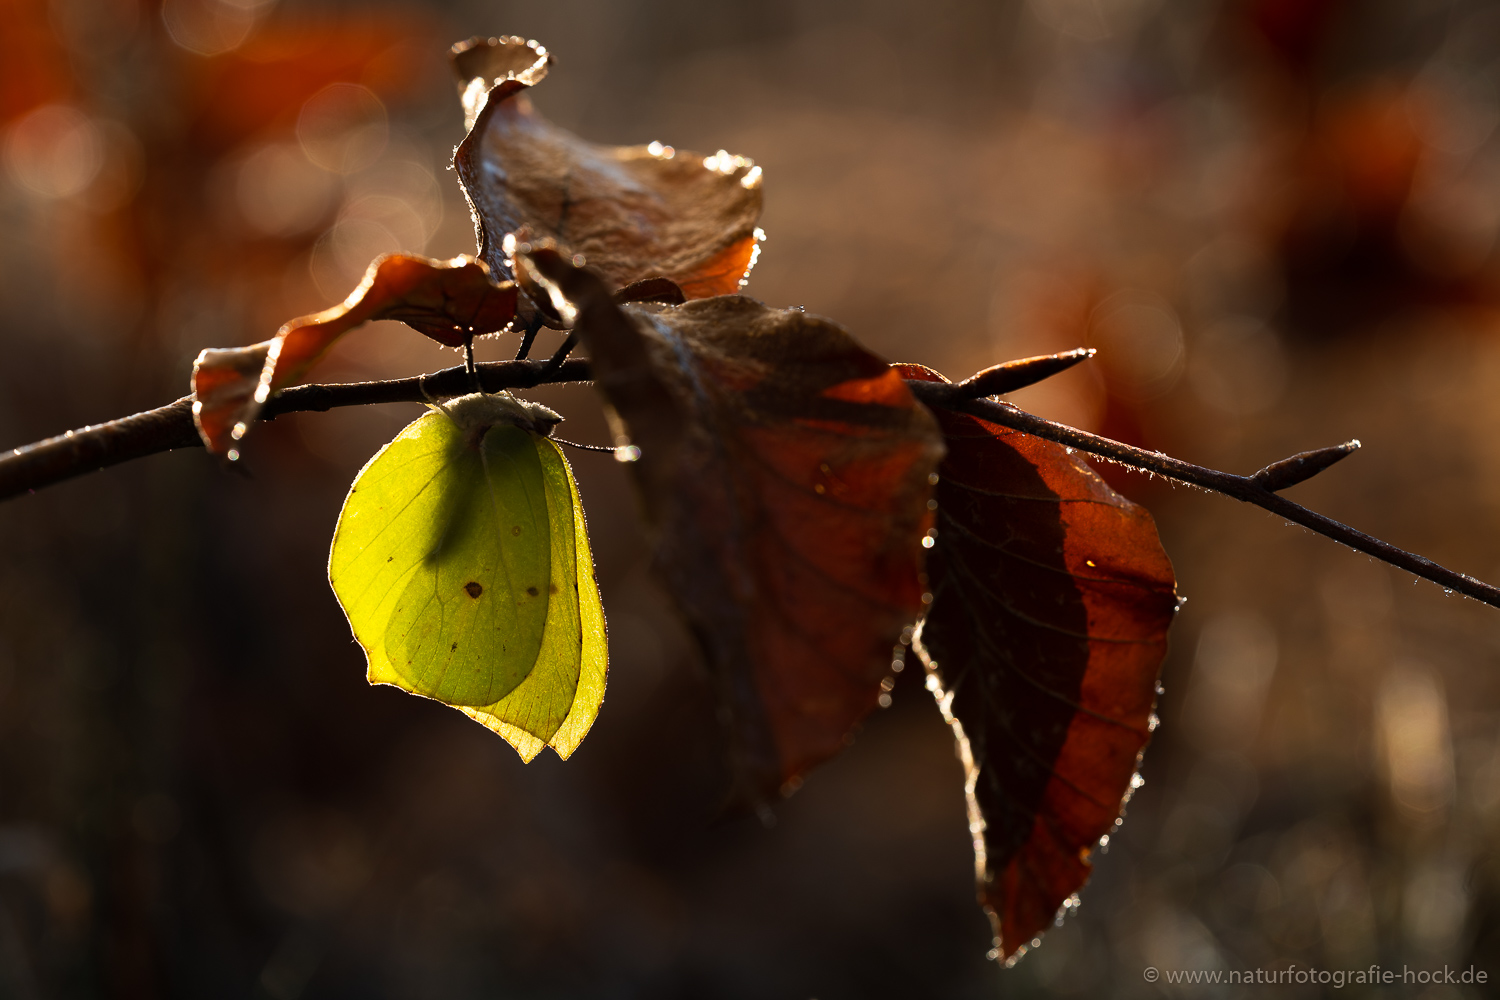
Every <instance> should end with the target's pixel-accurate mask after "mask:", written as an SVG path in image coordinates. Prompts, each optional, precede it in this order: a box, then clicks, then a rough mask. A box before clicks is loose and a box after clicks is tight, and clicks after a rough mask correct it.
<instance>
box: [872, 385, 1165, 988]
mask: <svg viewBox="0 0 1500 1000" xmlns="http://www.w3.org/2000/svg"><path fill="white" fill-rule="evenodd" d="M900 367H901V368H902V370H903V372H904V373H905V375H906V376H907V377H908V378H920V379H926V380H930V381H943V379H942V376H940V375H937V374H936V373H934V372H931V371H929V370H928V369H925V368H922V367H920V366H918V365H903V366H900ZM937 417H938V422H939V424H940V425H941V426H942V429H943V436H944V438H945V440H946V442H947V445H948V454H947V457H946V458H945V459H944V460H943V464H942V466H941V468H940V469H939V476H940V479H939V482H938V487H937V499H938V525H937V539H936V545H935V546H934V547H933V549H932V551H931V552H930V554H929V555H928V562H927V572H928V577H929V582H930V585H931V588H932V595H933V602H932V606H931V608H930V609H929V610H928V612H927V616H926V619H925V620H924V621H923V623H922V625H921V627H920V629H919V631H918V641H917V649H918V652H919V653H920V654H922V656H923V659H924V661H925V662H926V664H927V669H928V670H929V671H930V673H931V676H932V678H933V679H934V681H935V683H936V685H937V687H936V688H935V694H936V695H937V697H938V703H939V705H940V706H941V707H942V709H943V713H944V715H945V716H946V717H947V718H948V720H949V722H950V723H951V724H952V726H953V730H954V735H955V737H956V738H957V740H958V743H959V755H960V757H962V758H963V759H964V763H965V767H966V770H967V772H968V773H967V782H968V793H969V820H970V825H971V828H972V829H974V830H975V842H974V847H975V854H976V872H977V875H978V878H979V899H980V902H981V903H982V904H983V905H984V907H985V910H986V912H987V913H988V914H989V916H990V922H991V924H992V925H993V927H994V931H995V948H996V951H997V953H998V957H1003V958H1004V959H1006V960H1007V961H1014V960H1015V959H1016V958H1017V957H1019V956H1020V954H1021V953H1022V952H1024V951H1025V950H1026V948H1027V947H1028V945H1029V944H1030V943H1031V942H1032V941H1033V940H1034V939H1035V938H1037V937H1038V936H1039V935H1040V934H1042V933H1043V932H1044V931H1046V929H1047V928H1048V927H1050V926H1052V924H1053V922H1054V919H1055V918H1057V917H1059V916H1061V912H1062V910H1063V908H1064V907H1065V906H1066V905H1068V904H1069V903H1070V902H1071V901H1072V900H1073V897H1074V893H1076V892H1077V891H1078V890H1079V889H1081V888H1082V887H1083V884H1084V882H1086V881H1087V879H1088V876H1089V871H1090V855H1091V854H1092V852H1093V850H1094V848H1095V847H1096V846H1098V845H1099V844H1100V838H1102V837H1106V836H1107V835H1108V834H1109V833H1110V832H1111V831H1112V830H1113V828H1114V826H1115V823H1116V821H1117V819H1118V817H1119V816H1120V815H1121V811H1122V810H1123V808H1124V805H1125V802H1126V800H1128V799H1129V797H1130V793H1131V791H1132V789H1133V784H1134V781H1135V775H1136V767H1137V764H1138V762H1139V759H1140V755H1141V753H1142V751H1143V750H1144V749H1145V746H1146V743H1147V741H1148V740H1149V739H1150V734H1151V730H1152V729H1153V728H1154V725H1155V722H1154V717H1153V716H1152V708H1153V706H1154V705H1155V700H1156V693H1157V674H1158V671H1159V670H1160V667H1161V661H1162V657H1163V656H1164V655H1165V654H1166V648H1167V627H1168V625H1170V624H1171V621H1172V616H1173V613H1174V611H1175V610H1176V607H1177V601H1176V591H1175V586H1176V584H1175V579H1174V577H1173V575H1172V565H1171V563H1170V562H1169V561H1168V559H1167V556H1166V553H1165V552H1163V551H1162V547H1161V542H1160V541H1159V540H1158V538H1157V535H1156V526H1155V524H1154V523H1153V521H1152V520H1151V515H1150V514H1148V513H1147V512H1146V511H1145V510H1144V509H1143V508H1141V507H1138V506H1136V505H1135V504H1133V503H1131V502H1130V501H1129V500H1126V499H1125V498H1124V497H1122V496H1120V495H1119V494H1118V493H1116V492H1114V491H1113V490H1112V489H1110V488H1109V487H1108V486H1107V485H1105V483H1104V482H1103V480H1101V479H1100V478H1099V477H1098V475H1097V474H1095V473H1094V471H1093V470H1092V469H1090V468H1089V467H1088V466H1087V465H1085V464H1084V463H1083V462H1082V461H1081V460H1079V459H1078V458H1076V457H1074V456H1073V455H1072V454H1070V453H1069V452H1068V450H1067V449H1065V448H1063V447H1062V446H1061V445H1058V444H1054V443H1052V442H1050V441H1043V440H1041V439H1040V438H1036V437H1032V436H1030V435H1028V434H1023V433H1020V432H1018V431H1012V430H1008V429H1006V428H1003V427H999V426H996V425H994V424H991V423H988V422H986V421H983V420H979V419H977V418H975V417H970V416H967V415H965V414H961V413H954V412H951V411H947V410H938V411H937ZM980 831H982V833H981V832H980ZM1106 843H1107V841H1106Z"/></svg>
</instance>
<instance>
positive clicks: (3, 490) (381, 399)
mask: <svg viewBox="0 0 1500 1000" xmlns="http://www.w3.org/2000/svg"><path fill="white" fill-rule="evenodd" d="M546 368H547V363H546V362H541V361H497V362H491V363H488V364H482V365H477V366H476V370H477V372H478V375H479V380H480V384H481V385H482V386H483V387H484V389H485V390H486V391H488V392H497V391H499V390H501V389H527V388H530V387H531V386H535V385H542V384H544V383H547V384H555V383H559V382H587V381H588V379H589V368H588V362H587V361H582V360H569V361H566V362H564V363H562V364H561V365H559V366H557V367H555V368H554V369H553V370H551V371H546ZM469 378H470V376H469V372H468V370H467V369H466V367H465V366H462V365H460V366H458V367H456V368H445V369H443V370H442V371H439V372H433V373H432V374H431V375H417V376H413V377H411V378H403V379H392V380H390V381H385V382H351V383H347V384H343V385H299V386H294V387H293V388H290V389H283V390H281V391H280V392H278V393H277V394H276V395H274V396H272V397H271V398H270V399H269V400H267V402H266V405H265V407H264V408H263V409H262V410H261V414H260V419H262V420H271V419H273V418H275V417H276V416H278V415H279V414H282V413H292V412H295V411H305V410H331V409H333V408H334V407H337V406H368V405H370V404H373V403H422V402H427V401H430V400H432V399H434V398H438V397H443V396H457V395H461V394H463V393H465V392H468V391H469V390H470V382H469ZM202 444H203V442H202V440H201V439H200V438H199V437H198V430H197V428H196V427H194V426H193V397H191V396H184V397H182V398H181V399H179V400H177V401H176V402H174V403H169V404H167V405H166V406H161V407H157V408H156V409H154V410H147V411H146V412H144V413H136V414H133V415H131V416H128V417H121V418H120V419H119V420H111V421H109V422H107V423H103V424H94V425H92V426H89V427H81V428H79V429H78V430H74V431H68V432H67V433H66V434H61V435H59V436H57V437H54V438H48V439H47V440H45V441H38V442H37V443H35V444H29V445H26V446H24V447H21V448H15V449H13V450H11V451H9V452H6V453H4V454H0V500H6V499H9V498H11V497H14V496H18V495H20V494H22V493H30V492H34V491H36V490H39V489H41V488H42V487H44V486H50V485H52V484H53V483H57V482H61V481H62V480H64V479H72V478H73V477H75V476H81V475H84V474H85V473H89V472H93V471H95V470H96V469H103V468H107V467H109V466H111V465H118V464H120V463H121V462H128V461H130V460H131V459H136V458H144V457H146V456H147V455H154V454H156V453H157V452H162V451H172V450H174V449H177V448H196V447H201V446H202Z"/></svg>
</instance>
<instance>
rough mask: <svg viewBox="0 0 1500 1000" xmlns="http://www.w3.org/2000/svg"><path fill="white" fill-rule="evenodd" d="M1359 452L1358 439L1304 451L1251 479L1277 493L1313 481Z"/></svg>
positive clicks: (1262, 470)
mask: <svg viewBox="0 0 1500 1000" xmlns="http://www.w3.org/2000/svg"><path fill="white" fill-rule="evenodd" d="M1358 450H1359V441H1358V440H1357V439H1356V440H1353V441H1345V442H1344V443H1343V444H1336V445H1334V446H1333V447H1331V448H1318V449H1317V450H1315V451H1304V452H1302V453H1300V454H1297V455H1293V456H1292V457H1291V458H1283V459H1282V460H1281V461H1279V462H1272V463H1271V464H1270V465H1268V466H1266V467H1265V468H1264V469H1261V470H1260V471H1259V472H1257V473H1256V474H1255V475H1253V476H1251V477H1250V478H1251V480H1253V481H1254V483H1255V485H1257V486H1259V487H1261V488H1262V489H1266V490H1270V491H1271V492H1272V493H1277V492H1280V491H1281V490H1284V489H1286V488H1287V487H1289V486H1296V485H1297V484H1298V483H1300V482H1304V481H1306V480H1308V479H1311V478H1312V477H1313V476H1316V475H1317V474H1318V473H1320V472H1322V471H1323V470H1324V469H1326V468H1328V467H1329V466H1330V465H1333V464H1334V463H1335V462H1341V461H1343V460H1344V459H1346V458H1348V457H1349V456H1350V455H1352V454H1354V453H1355V452H1356V451H1358Z"/></svg>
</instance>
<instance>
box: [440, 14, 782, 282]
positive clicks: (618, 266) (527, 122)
mask: <svg viewBox="0 0 1500 1000" xmlns="http://www.w3.org/2000/svg"><path fill="white" fill-rule="evenodd" d="M549 62H550V56H549V55H548V54H547V51H546V49H544V48H543V47H542V46H540V45H538V44H537V43H535V42H527V41H523V40H522V39H520V38H489V39H483V38H475V39H471V40H470V41H467V42H461V43H460V44H458V45H455V46H454V47H453V69H454V72H455V73H456V74H457V75H458V80H459V93H460V94H461V95H462V97H463V102H464V113H465V120H466V122H467V123H468V125H469V134H468V135H467V136H466V137H465V138H464V141H463V142H462V143H461V144H460V145H459V147H458V150H457V152H456V153H455V155H454V161H453V162H454V166H455V168H456V169H457V171H458V179H459V182H460V183H461V184H462V185H463V188H464V193H465V194H466V195H467V196H468V198H469V204H470V206H471V208H472V209H473V212H474V225H475V228H476V229H477V230H478V233H479V256H480V258H481V259H482V260H484V261H485V262H486V263H487V264H489V265H490V268H491V269H492V270H493V271H494V272H495V273H496V274H498V275H505V276H506V277H510V276H511V275H510V272H509V267H510V263H509V261H508V260H507V254H506V252H505V249H504V247H503V239H504V237H505V235H506V234H507V233H515V232H518V231H521V230H525V231H527V232H528V233H529V234H530V236H532V237H533V238H534V239H536V240H538V241H540V240H555V241H556V242H557V243H558V244H560V245H562V246H565V247H567V248H568V249H569V251H570V252H573V253H581V254H583V255H584V256H585V257H586V258H587V260H588V263H589V266H590V267H592V268H594V269H595V270H597V271H598V272H600V273H601V274H602V275H604V277H605V279H606V280H607V281H608V282H609V283H610V284H611V285H612V287H615V288H620V287H623V286H625V285H628V284H630V283H632V282H635V281H639V280H641V279H643V278H651V277H666V278H670V279H672V280H673V281H674V282H676V283H677V284H678V285H679V286H680V287H681V288H682V291H683V294H684V295H686V296H687V297H688V298H690V299H694V298H704V297H707V296H711V295H723V294H727V293H730V292H735V291H738V290H739V287H740V285H741V284H742V283H743V280H744V278H745V276H746V275H747V274H748V273H749V271H750V268H751V266H752V265H753V264H754V261H755V256H756V253H757V242H756V229H755V223H756V220H757V219H759V218H760V210H761V185H760V169H759V168H758V167H756V166H755V165H754V164H752V163H751V162H750V161H749V160H747V159H745V158H744V157H739V156H730V155H729V154H727V153H723V152H721V153H719V154H717V155H715V156H709V157H705V156H704V155H703V154H701V153H689V152H687V151H685V150H676V151H673V150H670V149H668V148H666V147H660V146H656V145H653V146H650V147H648V146H598V145H595V144H594V143H591V142H586V141H584V140H583V139H580V138H578V137H577V136H575V135H573V134H572V133H570V132H567V131H565V130H563V129H561V128H558V127H557V126H556V125H553V124H552V123H551V122H549V121H547V120H546V119H545V118H543V117H542V116H541V115H539V114H537V113H536V111H535V110H534V109H533V108H532V106H531V102H530V101H529V100H528V99H527V97H526V96H525V95H524V94H523V93H521V92H522V91H524V90H526V89H527V88H529V87H533V86H535V85H536V84H538V83H540V82H541V80H542V79H543V78H544V77H545V76H546V75H547V67H548V64H549ZM654 149H659V150H660V152H653V150H654Z"/></svg>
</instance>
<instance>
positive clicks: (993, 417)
mask: <svg viewBox="0 0 1500 1000" xmlns="http://www.w3.org/2000/svg"><path fill="white" fill-rule="evenodd" d="M478 370H479V379H480V384H481V385H482V386H483V387H484V389H485V390H486V391H488V392H496V391H499V390H501V389H528V388H531V387H533V386H537V385H543V384H556V383H561V382H586V381H588V380H589V378H590V373H589V365H588V362H587V361H583V360H579V359H576V358H573V359H569V360H567V361H564V362H562V363H561V364H558V363H556V359H555V358H554V359H553V360H552V361H499V362H492V363H488V364H482V365H479V366H478ZM469 385H470V382H469V373H468V372H467V371H466V370H465V369H464V367H463V366H462V365H459V366H457V367H454V368H446V369H444V370H442V371H439V372H434V373H433V374H431V375H420V376H416V377H414V378H405V379H393V380H390V381H382V382H352V383H346V384H342V385H303V386H295V387H293V388H289V389H283V390H282V391H281V392H279V393H277V394H276V395H275V396H272V397H271V399H270V400H269V401H268V402H267V403H266V406H265V408H264V409H263V410H262V411H261V419H262V420H273V419H275V418H276V417H277V416H278V415H280V414H283V413H293V412H300V411H308V410H330V409H333V408H334V407H337V406H367V405H370V404H372V403H420V402H425V401H427V400H429V399H433V398H436V397H440V396H453V395H459V394H462V393H464V392H467V391H469ZM907 385H908V386H909V387H910V389H911V390H912V393H913V394H914V395H915V396H916V397H917V398H918V399H920V400H921V401H922V402H923V403H925V404H926V405H928V406H937V407H943V408H945V409H951V410H957V411H959V412H962V413H968V414H970V415H972V416H976V417H979V418H981V419H983V420H988V421H990V422H991V423H995V424H999V425H1000V426H1002V427H1009V428H1011V429H1013V430H1018V431H1024V432H1025V433H1027V434H1034V435H1036V436H1037V437H1039V438H1044V439H1046V440H1048V441H1055V442H1057V443H1058V444H1061V445H1064V446H1067V447H1070V448H1077V449H1078V450H1079V451H1083V452H1088V453H1089V454H1091V455H1097V456H1099V457H1100V458H1105V459H1109V460H1110V461H1112V462H1119V463H1120V464H1122V465H1126V466H1129V467H1130V468H1133V469H1137V470H1140V471H1143V472H1151V473H1155V474H1156V475H1159V476H1164V477H1166V478H1168V479H1173V480H1176V481H1177V482H1181V483H1187V484H1189V485H1191V486H1197V487H1200V488H1202V489H1205V490H1210V491H1212V492H1214V493H1222V494H1223V495H1225V496H1227V497H1232V498H1234V499H1235V500H1240V501H1242V502H1244V503H1248V504H1253V505H1255V506H1257V507H1260V508H1263V509H1265V510H1268V511H1270V512H1271V513H1273V514H1277V515H1280V516H1281V517H1284V518H1286V519H1287V520H1288V521H1291V522H1293V523H1295V524H1300V525H1302V526H1303V527H1305V528H1308V529H1309V530H1311V531H1315V532H1317V533H1318V534H1320V535H1323V536H1325V537H1327V538H1331V539H1333V540H1334V541H1336V542H1341V543H1343V544H1345V545H1348V546H1349V547H1350V548H1352V549H1355V550H1356V551H1359V552H1363V553H1365V554H1367V555H1371V556H1374V557H1375V558H1376V559H1379V560H1381V561H1382V562H1386V563H1389V564H1391V565H1392V566H1396V567H1399V568H1400V569H1404V570H1406V571H1407V572H1409V573H1413V574H1415V575H1416V576H1419V577H1421V578H1422V579H1424V580H1431V581H1432V582H1433V583H1436V584H1438V585H1439V586H1442V587H1444V588H1445V589H1448V590H1453V591H1457V592H1458V593H1460V594H1464V595H1466V596H1468V597H1472V598H1474V599H1475V600H1477V601H1482V602H1483V603H1485V604H1488V605H1491V606H1492V607H1497V608H1500V587H1494V586H1491V585H1490V584H1488V583H1485V582H1483V581H1482V580H1478V579H1475V578H1474V577H1472V576H1468V575H1466V574H1463V573H1458V572H1455V571H1454V570H1451V569H1448V568H1446V567H1444V566H1440V565H1438V564H1437V563H1435V562H1433V561H1432V560H1431V559H1427V558H1425V557H1423V556H1419V555H1417V554H1415V553H1413V552H1407V551H1406V550H1405V549H1401V548H1397V547H1396V546H1394V545H1392V544H1390V543H1389V542H1384V541H1381V540H1380V539H1378V538H1375V537H1373V536H1371V535H1367V534H1365V533H1364V532H1362V531H1359V530H1357V529H1355V528H1351V527H1349V526H1348V525H1346V524H1343V523H1341V522H1339V521H1335V520H1334V519H1333V518H1331V517H1326V516H1324V515H1322V514H1319V513H1317V512H1316V511H1313V510H1309V509H1308V508H1306V507H1303V506H1302V505H1301V504H1298V503H1294V502H1293V501H1291V500H1288V499H1286V498H1285V497H1282V496H1279V495H1277V494H1276V493H1274V492H1272V491H1271V490H1269V489H1267V488H1265V486H1263V485H1261V482H1260V481H1257V479H1256V478H1254V477H1252V476H1237V475H1235V474H1233V473H1229V472H1220V471H1218V470H1216V469H1208V468H1205V467H1203V466H1201V465H1194V464H1192V463H1191V462H1184V461H1182V460H1181V459H1176V458H1172V457H1171V456H1169V455H1163V454H1161V453H1160V452H1154V451H1146V450H1145V449H1142V448H1135V447H1132V446H1130V445H1128V444H1123V443H1121V442H1119V441H1114V440H1111V439H1110V438H1106V437H1100V436H1099V435H1097V434H1090V433H1089V432H1087V431H1081V430H1078V429H1077V428H1075V427H1069V426H1068V425H1067V424H1060V423H1057V422H1055V421H1052V420H1047V419H1046V418H1044V417H1039V416H1037V415H1035V414H1033V413H1027V412H1026V411H1025V410H1021V409H1018V408H1017V407H1014V406H1012V405H1010V404H1009V403H1001V402H997V401H996V400H994V399H989V398H983V397H981V398H974V397H973V396H972V388H971V387H966V384H965V383H959V384H957V385H953V384H944V383H939V382H921V381H913V382H908V383H907ZM201 446H202V442H201V441H200V440H199V438H198V432H197V429H196V428H195V427H194V426H193V399H192V397H191V396H184V397H183V398H181V399H179V400H177V401H175V402H173V403H169V404H168V405H166V406H162V407H158V408H157V409H154V410H147V411H146V412H144V413H136V414H133V415H131V416H128V417H122V418H120V419H119V420H111V421H109V422H107V423H103V424H94V425H92V426H89V427H82V428H79V429H78V430H73V431H68V432H67V433H66V434H62V435H59V436H57V437H54V438H48V439H47V440H45V441H38V442H37V443H35V444H30V445H26V446H24V447H21V448H15V449H13V450H12V451H11V452H10V453H9V454H6V455H0V500H6V499H9V498H11V497H14V496H18V495H19V494H22V493H31V492H35V491H36V490H39V489H41V488H42V487H44V486H50V485H51V484H53V483H57V482H61V481H62V480H64V479H71V478H73V477H75V476H80V475H83V474H85V473H88V472H93V471H95V470H96V469H103V468H107V467H109V466H111V465H118V464H120V463H121V462H128V461H130V460H132V459H136V458H143V457H145V456H146V455H152V454H155V453H157V452H161V451H172V450H174V449H177V448H192V447H201ZM1340 447H1348V446H1340ZM1297 457H1298V456H1293V458H1297ZM1283 461H1290V460H1283ZM1279 464H1280V463H1273V467H1274V465H1279ZM1268 468H1270V467H1268ZM1299 481H1300V480H1299Z"/></svg>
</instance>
